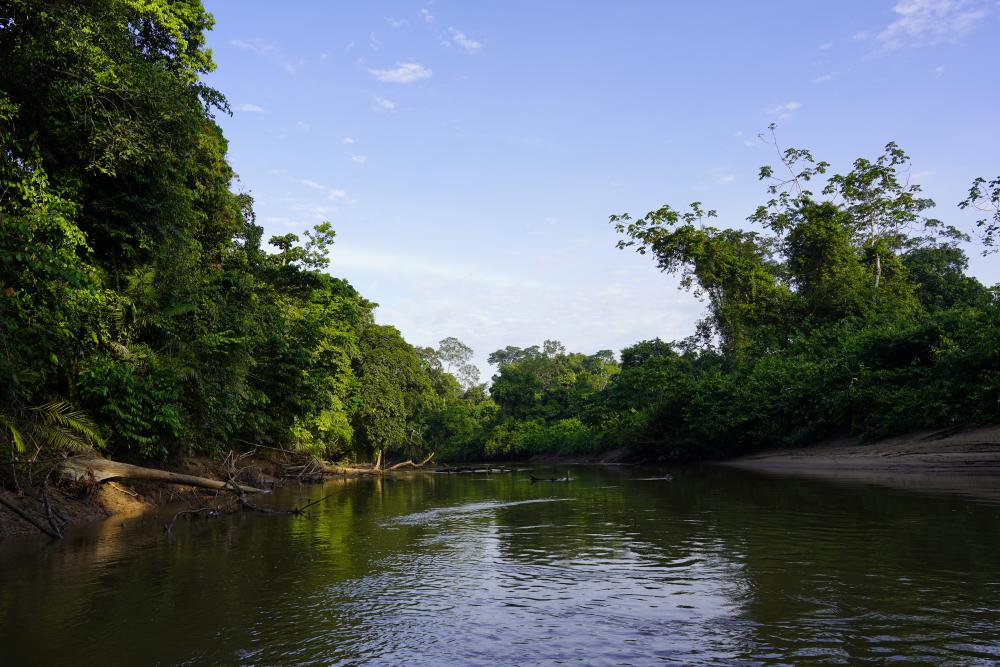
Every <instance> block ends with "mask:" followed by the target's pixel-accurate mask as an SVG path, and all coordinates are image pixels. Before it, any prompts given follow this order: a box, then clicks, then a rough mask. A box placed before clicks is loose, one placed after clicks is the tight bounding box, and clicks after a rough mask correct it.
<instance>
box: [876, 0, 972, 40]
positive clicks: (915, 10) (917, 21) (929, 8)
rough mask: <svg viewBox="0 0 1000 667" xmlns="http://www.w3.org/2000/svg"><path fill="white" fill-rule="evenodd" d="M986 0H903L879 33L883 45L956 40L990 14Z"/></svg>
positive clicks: (877, 36)
mask: <svg viewBox="0 0 1000 667" xmlns="http://www.w3.org/2000/svg"><path fill="white" fill-rule="evenodd" d="M987 5H988V3H987V2H985V1H984V0H900V2H898V3H896V6H895V7H893V8H892V11H894V12H895V13H896V15H897V17H898V18H896V20H895V21H893V22H892V23H890V24H889V25H888V26H886V27H885V28H884V29H883V30H882V31H881V32H879V33H878V34H877V35H875V40H876V41H878V42H879V43H880V44H881V45H882V48H884V49H886V50H893V49H899V48H903V47H906V46H934V45H937V44H944V43H954V42H957V41H958V40H960V39H961V38H962V37H964V36H965V35H967V34H968V33H969V32H971V31H972V30H973V29H974V28H975V27H976V26H977V25H979V24H980V23H981V22H982V21H983V19H985V18H986V16H987V15H988V14H989V9H988V8H987Z"/></svg>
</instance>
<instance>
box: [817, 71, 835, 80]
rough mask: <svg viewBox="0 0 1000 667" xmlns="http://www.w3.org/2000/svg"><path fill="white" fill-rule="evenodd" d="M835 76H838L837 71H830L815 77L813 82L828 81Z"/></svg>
mask: <svg viewBox="0 0 1000 667" xmlns="http://www.w3.org/2000/svg"><path fill="white" fill-rule="evenodd" d="M835 76H836V73H834V72H828V73H827V74H822V75H820V76H818V77H816V78H815V79H813V83H826V82H827V81H832V80H833V77H835Z"/></svg>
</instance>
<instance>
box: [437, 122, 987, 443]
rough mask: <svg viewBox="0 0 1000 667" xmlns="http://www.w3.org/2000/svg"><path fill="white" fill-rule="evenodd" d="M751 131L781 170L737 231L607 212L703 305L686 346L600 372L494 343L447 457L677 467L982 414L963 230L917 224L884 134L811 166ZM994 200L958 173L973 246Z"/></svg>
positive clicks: (917, 201) (974, 296)
mask: <svg viewBox="0 0 1000 667" xmlns="http://www.w3.org/2000/svg"><path fill="white" fill-rule="evenodd" d="M770 129H771V132H770V134H769V135H768V137H767V138H766V140H767V141H769V142H771V143H772V144H774V146H775V148H777V149H778V155H779V156H780V161H781V164H780V166H779V167H778V168H777V170H775V169H772V168H771V167H763V168H762V169H761V170H760V174H759V175H760V178H761V180H763V181H765V182H766V183H767V192H768V194H769V198H768V201H767V202H766V203H765V204H763V205H762V206H760V207H759V208H757V210H756V211H754V212H753V214H752V215H751V216H750V217H749V219H748V222H749V223H750V224H748V225H745V226H744V227H745V228H721V227H716V226H713V225H712V224H710V223H711V221H712V219H713V218H715V217H716V215H715V213H714V211H710V210H704V209H703V208H702V206H701V205H700V204H698V203H695V204H692V205H691V207H690V209H689V210H688V211H677V210H675V209H673V208H671V207H670V206H664V207H662V208H660V209H658V210H656V211H652V212H650V213H647V214H646V215H645V216H643V217H641V218H638V219H633V218H631V217H630V216H629V215H627V214H624V215H614V216H611V222H612V224H614V225H615V228H616V230H617V231H618V232H619V233H620V235H621V237H622V238H621V240H620V241H619V243H618V246H619V247H620V248H634V249H635V250H636V251H637V252H639V253H641V254H644V255H649V256H651V258H652V259H654V260H655V261H656V263H657V265H658V266H659V268H660V269H661V270H663V271H665V272H668V273H672V274H676V275H679V276H680V277H681V284H682V286H683V287H685V288H688V289H691V290H693V291H694V293H695V294H696V295H697V296H699V297H700V298H701V299H702V300H703V301H704V302H705V303H706V305H707V311H708V312H707V315H706V316H705V318H704V319H703V320H702V321H701V322H699V324H698V326H697V328H696V331H695V332H694V335H692V336H691V337H689V338H687V339H685V340H682V341H674V342H669V343H668V342H664V341H661V340H659V339H654V340H647V341H642V342H639V343H637V344H635V345H633V346H632V347H629V348H626V349H625V350H622V352H621V359H620V363H615V362H614V360H613V357H612V356H611V355H610V353H608V352H602V353H598V354H596V355H593V356H584V355H574V354H565V353H564V351H563V350H562V347H561V346H560V345H559V344H558V343H555V342H552V341H548V342H546V344H545V346H544V348H543V349H541V350H539V349H538V348H530V349H528V350H518V349H516V348H508V349H506V350H501V351H498V352H496V353H494V354H493V355H492V356H491V357H490V361H491V362H494V363H496V364H498V365H499V368H500V371H499V373H498V374H497V375H496V376H494V378H493V385H492V389H491V392H490V393H491V396H492V398H493V400H494V401H495V402H496V404H497V405H498V412H497V414H496V416H494V417H491V419H490V420H489V421H487V422H486V423H484V424H483V428H482V430H481V431H480V434H479V437H478V439H467V440H465V441H463V442H454V449H455V451H457V452H461V453H462V454H464V455H466V456H469V457H470V458H474V457H477V456H480V455H482V454H484V453H485V454H520V453H538V452H562V453H567V454H572V453H580V452H594V451H600V450H602V449H608V448H614V447H625V448H630V449H632V450H633V451H634V452H635V453H636V454H638V455H640V456H642V457H645V458H650V459H660V460H684V459H694V458H711V457H722V456H731V455H734V454H737V453H740V452H747V451H751V450H753V449H757V448H761V447H768V446H795V445H804V444H808V443H810V442H814V441H816V440H819V439H822V438H825V437H830V436H840V435H856V436H860V437H862V438H864V439H874V438H880V437H885V436H889V435H893V434H898V433H902V432H905V431H908V430H912V429H923V428H936V427H945V426H950V425H957V424H977V423H997V422H1000V287H993V288H987V287H985V286H983V285H982V284H981V283H980V282H979V281H977V280H976V279H975V278H973V277H970V276H968V275H966V269H967V264H968V262H967V258H966V255H965V254H964V252H963V251H962V249H961V248H960V247H959V244H961V243H965V242H968V241H970V238H969V237H968V236H967V235H966V234H965V233H963V232H961V231H960V230H958V229H956V228H954V227H952V226H949V225H946V224H944V223H943V222H941V221H940V220H937V219H935V218H931V217H929V216H928V215H926V214H927V212H928V211H930V209H932V207H933V206H934V202H932V201H931V200H929V199H927V198H924V197H922V196H921V194H920V188H919V186H917V185H914V184H910V183H909V182H908V180H909V179H908V172H909V164H910V163H909V158H908V157H907V155H906V154H905V153H904V152H903V151H902V150H901V149H900V148H899V147H898V146H896V145H895V144H893V143H890V144H888V145H887V146H886V147H885V151H884V153H883V154H882V155H881V156H879V157H878V158H876V159H874V160H867V159H858V160H856V161H855V162H854V164H853V165H852V169H851V170H850V171H849V172H847V173H846V174H835V175H828V174H827V171H828V169H829V165H828V164H827V163H825V162H819V161H816V160H815V159H814V158H813V156H812V154H811V153H810V152H809V151H807V150H802V149H795V148H789V149H785V150H781V149H780V148H778V146H777V140H776V138H775V135H774V128H773V126H772V127H771V128H770ZM779 174H780V175H779ZM818 180H822V181H823V183H824V185H823V188H822V191H821V192H820V193H819V194H815V193H813V192H812V191H810V190H809V187H810V184H811V182H816V181H818ZM998 205H1000V178H998V179H995V180H993V181H992V182H988V181H986V180H985V179H977V180H976V181H975V182H974V183H973V185H972V187H971V189H970V191H969V193H968V196H967V198H966V199H965V200H964V201H963V202H961V203H960V204H959V206H960V207H961V208H971V209H977V210H979V211H980V212H982V213H983V215H984V217H982V218H981V219H980V220H979V221H978V222H977V224H976V225H975V230H974V231H975V234H976V236H977V237H978V239H979V240H980V241H982V242H983V246H984V248H985V252H984V254H988V253H989V252H991V251H992V250H993V247H994V241H995V237H996V235H997V230H998V228H1000V212H998V208H1000V206H998ZM747 228H749V229H752V230H753V231H748V230H747ZM649 307H650V308H655V307H656V304H649Z"/></svg>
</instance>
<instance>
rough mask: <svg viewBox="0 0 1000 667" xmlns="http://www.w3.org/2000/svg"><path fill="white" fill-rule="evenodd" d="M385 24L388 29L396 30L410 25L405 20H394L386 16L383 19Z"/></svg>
mask: <svg viewBox="0 0 1000 667" xmlns="http://www.w3.org/2000/svg"><path fill="white" fill-rule="evenodd" d="M385 22H386V23H387V24H388V25H389V27H390V28H394V29H397V30H398V29H399V28H405V27H406V26H408V25H410V22H409V21H407V20H406V19H394V18H390V17H388V16H386V17H385Z"/></svg>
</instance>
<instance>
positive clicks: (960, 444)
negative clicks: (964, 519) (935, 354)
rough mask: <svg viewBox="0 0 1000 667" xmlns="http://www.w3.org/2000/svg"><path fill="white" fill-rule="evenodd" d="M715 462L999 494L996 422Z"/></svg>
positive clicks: (998, 430)
mask: <svg viewBox="0 0 1000 667" xmlns="http://www.w3.org/2000/svg"><path fill="white" fill-rule="evenodd" d="M719 465H724V466H729V467H734V468H742V469H745V470H753V471H757V472H763V473H772V474H791V475H803V476H810V477H824V478H830V479H839V480H851V481H860V482H868V483H876V484H882V485H887V486H893V487H896V488H921V489H927V490H945V491H958V492H962V493H968V494H973V495H977V496H989V497H991V498H1000V426H985V427H978V428H967V429H957V428H952V429H944V430H937V431H921V432H915V433H909V434H906V435H902V436H898V437H894V438H887V439H885V440H880V441H877V442H873V443H861V442H859V441H858V440H857V439H853V438H842V439H836V440H829V441H826V442H822V443H818V444H816V445H812V446H809V447H803V448H800V449H774V450H766V451H762V452H758V453H755V454H751V455H748V456H741V457H737V458H734V459H730V460H728V461H722V462H720V463H719Z"/></svg>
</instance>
